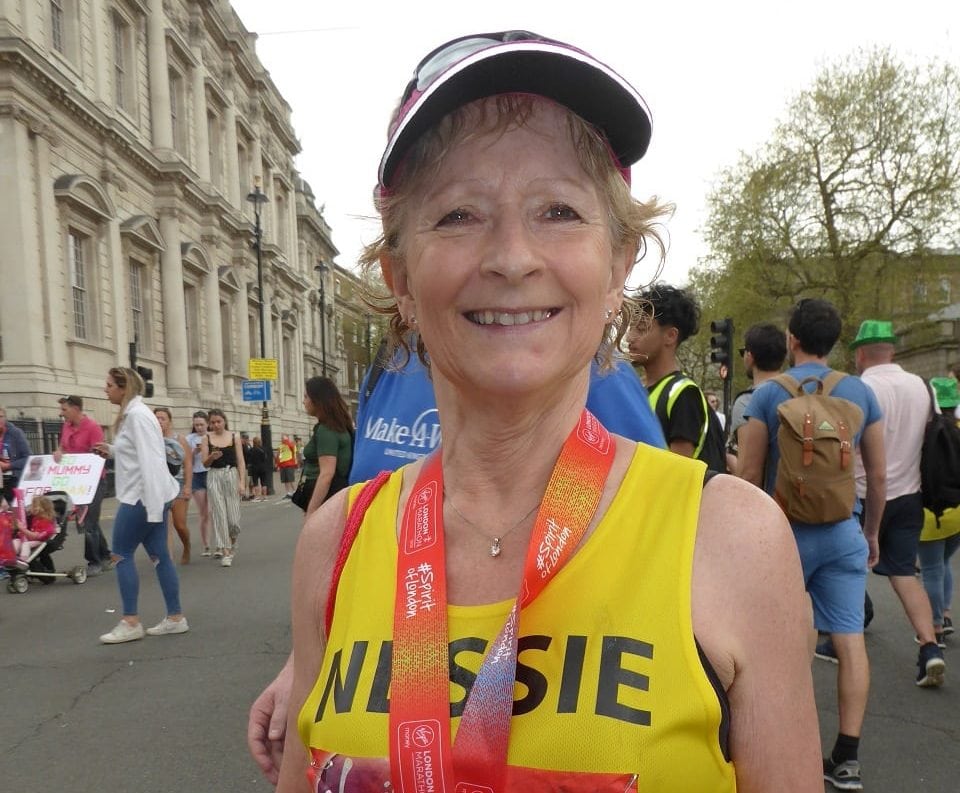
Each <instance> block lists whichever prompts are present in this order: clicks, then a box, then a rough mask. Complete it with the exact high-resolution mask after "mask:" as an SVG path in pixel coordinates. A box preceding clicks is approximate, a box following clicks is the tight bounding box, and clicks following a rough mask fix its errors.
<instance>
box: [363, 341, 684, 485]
mask: <svg viewBox="0 0 960 793" xmlns="http://www.w3.org/2000/svg"><path fill="white" fill-rule="evenodd" d="M380 355H381V352H378V354H377V361H378V362H379V361H380ZM394 360H395V361H396V360H397V359H396V358H395V359H394ZM587 410H589V411H590V412H591V413H593V414H594V415H595V416H596V417H597V418H598V419H599V420H600V422H601V423H602V424H603V425H604V426H605V427H606V428H607V429H608V430H610V432H613V433H615V434H617V435H622V436H623V437H625V438H629V439H630V440H634V441H638V442H640V443H646V444H649V445H650V446H656V447H658V448H661V449H662V448H665V443H664V439H663V431H662V430H661V428H660V422H659V421H658V420H657V417H656V416H655V415H654V413H653V411H652V410H651V408H650V404H649V401H648V399H647V392H646V389H645V388H644V387H643V384H642V383H641V382H640V379H639V378H638V377H637V375H636V374H635V372H634V371H633V368H632V367H631V366H630V365H629V364H628V363H627V362H626V361H624V360H623V359H621V358H617V359H615V361H614V368H613V369H612V370H611V371H609V372H601V371H600V367H599V366H598V365H597V364H596V362H594V364H593V367H592V369H591V377H590V392H589V394H588V395H587ZM439 444H440V422H439V421H438V420H437V406H436V402H435V400H434V396H433V386H432V384H431V383H430V376H429V374H428V373H427V371H426V369H425V368H424V366H423V364H422V363H421V362H420V360H419V358H417V356H416V354H415V353H414V354H412V355H411V356H410V359H409V361H408V362H407V364H406V366H403V367H402V368H401V367H399V365H394V364H387V365H386V366H383V365H381V364H375V365H374V366H371V367H370V369H369V370H368V371H367V374H366V376H365V377H364V379H363V384H362V385H361V388H360V404H359V406H358V408H357V437H356V442H355V444H354V449H353V467H352V468H351V469H350V484H355V483H356V482H365V481H366V480H368V479H372V478H373V477H375V476H376V475H377V474H378V473H380V471H387V470H393V469H395V468H399V467H400V466H401V465H405V464H406V463H409V462H412V461H414V460H418V459H420V458H421V457H425V456H426V455H428V454H430V452H432V451H433V450H434V449H436V448H437V446H438V445H439Z"/></svg>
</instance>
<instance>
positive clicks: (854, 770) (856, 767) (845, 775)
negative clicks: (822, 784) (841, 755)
mask: <svg viewBox="0 0 960 793" xmlns="http://www.w3.org/2000/svg"><path fill="white" fill-rule="evenodd" d="M823 778H824V779H825V780H826V781H827V782H829V783H830V784H831V785H833V786H834V787H835V788H836V789H837V790H863V782H861V781H860V761H859V760H847V761H845V762H843V763H835V762H833V758H830V757H824V758H823Z"/></svg>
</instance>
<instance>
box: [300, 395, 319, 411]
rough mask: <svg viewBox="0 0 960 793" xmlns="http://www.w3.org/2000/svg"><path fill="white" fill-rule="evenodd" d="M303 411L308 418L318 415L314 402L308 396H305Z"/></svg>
mask: <svg viewBox="0 0 960 793" xmlns="http://www.w3.org/2000/svg"><path fill="white" fill-rule="evenodd" d="M303 411H304V413H306V414H307V415H308V416H316V415H317V406H316V405H315V404H314V403H313V400H312V399H310V397H309V396H308V395H307V394H304V395H303Z"/></svg>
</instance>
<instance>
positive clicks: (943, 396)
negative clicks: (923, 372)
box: [930, 377, 960, 419]
mask: <svg viewBox="0 0 960 793" xmlns="http://www.w3.org/2000/svg"><path fill="white" fill-rule="evenodd" d="M930 386H931V388H933V393H934V394H935V395H936V397H937V406H938V407H939V408H940V412H941V413H945V414H946V415H948V416H949V415H951V414H952V415H953V416H954V417H956V418H958V419H960V411H958V406H960V385H958V383H957V381H956V379H955V378H953V377H931V378H930Z"/></svg>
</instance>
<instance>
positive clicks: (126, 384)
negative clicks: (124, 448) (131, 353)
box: [107, 366, 146, 433]
mask: <svg viewBox="0 0 960 793" xmlns="http://www.w3.org/2000/svg"><path fill="white" fill-rule="evenodd" d="M107 376H108V377H109V378H110V379H111V380H113V382H114V383H116V384H117V386H118V387H119V388H122V389H123V399H121V400H120V412H119V413H118V414H117V418H116V420H115V421H114V422H113V431H114V433H117V432H119V431H120V425H121V424H122V423H123V411H124V410H125V409H126V407H127V405H128V404H129V403H130V400H131V399H133V398H134V397H137V396H143V392H144V391H145V390H146V388H145V387H144V385H143V378H142V377H140V375H139V374H137V372H136V370H135V369H128V368H127V367H125V366H114V367H113V368H112V369H111V370H110V371H109V372H107Z"/></svg>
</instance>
